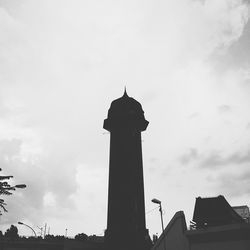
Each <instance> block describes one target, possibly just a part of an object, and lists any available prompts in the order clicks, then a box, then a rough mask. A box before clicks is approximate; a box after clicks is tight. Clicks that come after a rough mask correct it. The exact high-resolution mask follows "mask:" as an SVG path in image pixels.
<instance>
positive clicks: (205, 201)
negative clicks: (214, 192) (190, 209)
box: [193, 195, 244, 228]
mask: <svg viewBox="0 0 250 250" xmlns="http://www.w3.org/2000/svg"><path fill="white" fill-rule="evenodd" d="M193 221H194V222H195V224H196V228H204V227H210V226H219V225H227V224H234V223H244V220H243V219H242V217H241V216H240V215H238V214H237V213H236V212H235V211H234V209H233V208H232V207H231V206H230V205H229V203H228V202H227V200H226V199H225V197H224V196H222V195H219V196H217V197H210V198H201V197H198V198H196V203H195V209H194V215H193Z"/></svg>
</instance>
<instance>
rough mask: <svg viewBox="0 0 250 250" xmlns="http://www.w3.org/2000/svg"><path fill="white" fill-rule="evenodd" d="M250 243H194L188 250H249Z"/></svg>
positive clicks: (242, 241)
mask: <svg viewBox="0 0 250 250" xmlns="http://www.w3.org/2000/svg"><path fill="white" fill-rule="evenodd" d="M249 249H250V241H249V242H247V241H244V240H240V241H230V240H228V241H224V242H206V243H195V244H193V245H191V246H190V250H249Z"/></svg>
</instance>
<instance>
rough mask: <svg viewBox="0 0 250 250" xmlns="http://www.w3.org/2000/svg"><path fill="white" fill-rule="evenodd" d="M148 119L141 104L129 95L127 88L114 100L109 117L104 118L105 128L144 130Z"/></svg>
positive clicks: (109, 129)
mask: <svg viewBox="0 0 250 250" xmlns="http://www.w3.org/2000/svg"><path fill="white" fill-rule="evenodd" d="M147 125H148V121H146V120H145V118H144V111H143V109H142V106H141V104H140V103H139V102H138V101H136V100H135V99H134V98H132V97H129V96H128V94H127V92H126V89H125V91H124V94H123V96H122V97H120V98H118V99H116V100H114V101H113V102H112V103H111V106H110V108H109V111H108V118H107V119H105V120H104V126H103V127H104V129H106V130H108V131H111V130H112V129H119V128H130V129H136V130H139V131H144V130H145V129H146V128H147Z"/></svg>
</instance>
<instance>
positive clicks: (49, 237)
mask: <svg viewBox="0 0 250 250" xmlns="http://www.w3.org/2000/svg"><path fill="white" fill-rule="evenodd" d="M44 239H45V240H64V239H65V237H64V236H63V235H53V234H47V235H45V238H44Z"/></svg>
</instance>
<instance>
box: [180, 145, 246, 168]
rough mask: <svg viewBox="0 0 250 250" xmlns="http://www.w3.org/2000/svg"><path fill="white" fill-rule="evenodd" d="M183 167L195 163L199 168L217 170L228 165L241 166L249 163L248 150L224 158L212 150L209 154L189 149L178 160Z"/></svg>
mask: <svg viewBox="0 0 250 250" xmlns="http://www.w3.org/2000/svg"><path fill="white" fill-rule="evenodd" d="M179 160H180V162H181V163H182V164H184V165H186V164H190V163H192V162H193V163H194V162H195V163H196V164H197V166H198V167H199V168H201V169H202V168H217V167H222V166H228V165H241V164H245V163H249V162H250V150H248V151H247V152H245V153H242V152H241V151H240V152H235V153H231V154H229V155H227V156H224V155H223V154H222V153H221V152H219V151H215V150H213V151H212V152H210V153H200V152H198V150H197V149H195V148H191V149H189V152H188V153H186V154H183V155H182V156H181V157H180V158H179Z"/></svg>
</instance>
